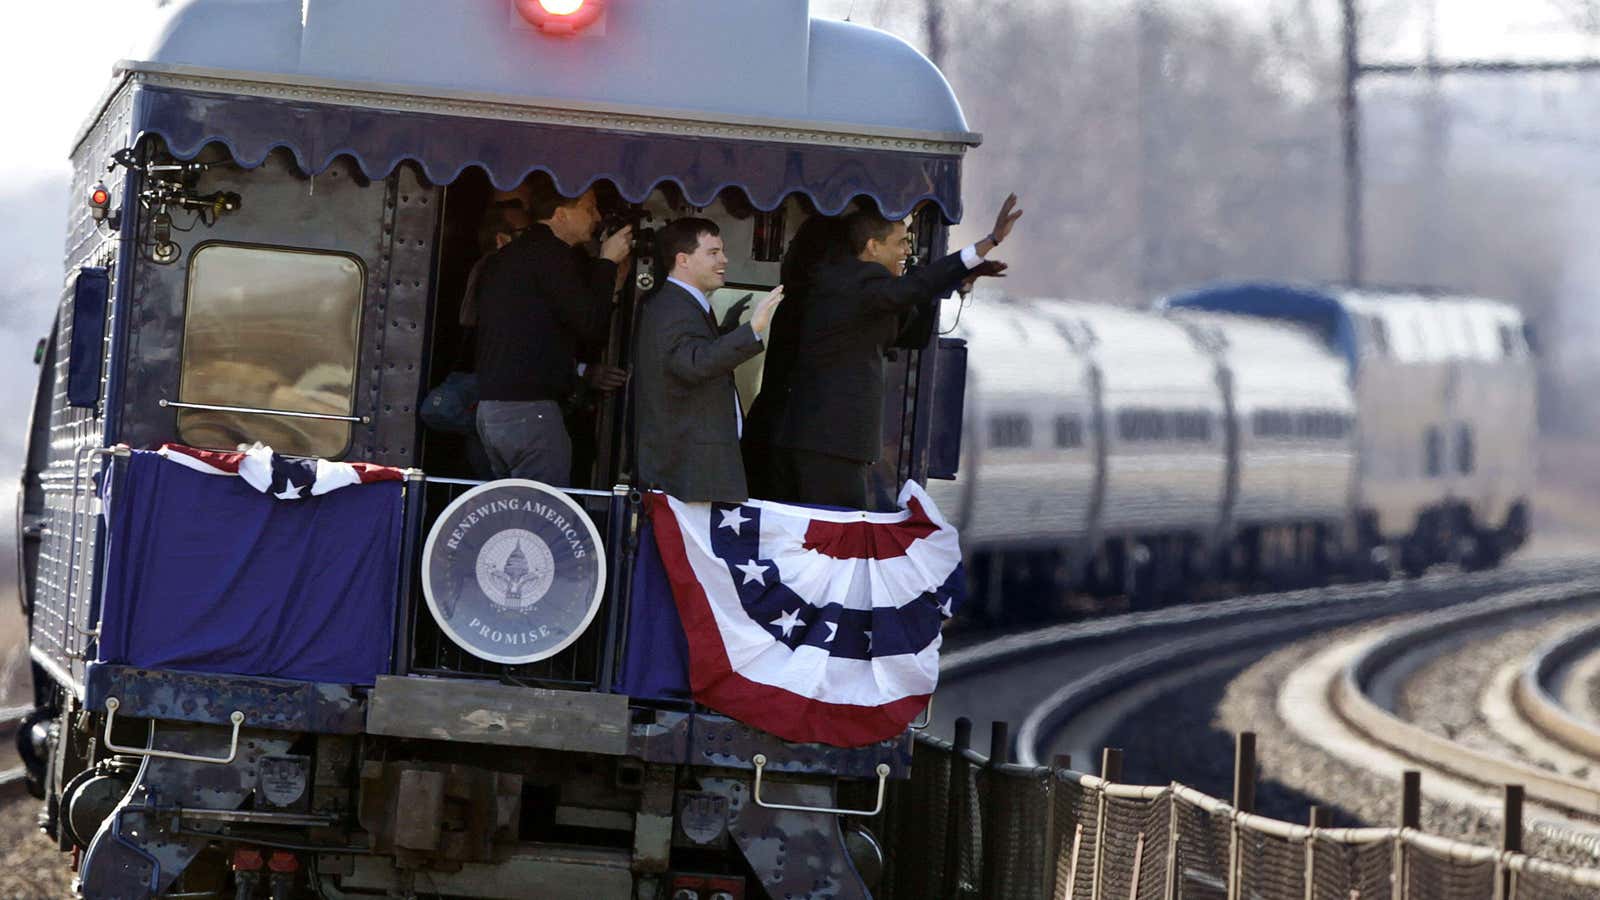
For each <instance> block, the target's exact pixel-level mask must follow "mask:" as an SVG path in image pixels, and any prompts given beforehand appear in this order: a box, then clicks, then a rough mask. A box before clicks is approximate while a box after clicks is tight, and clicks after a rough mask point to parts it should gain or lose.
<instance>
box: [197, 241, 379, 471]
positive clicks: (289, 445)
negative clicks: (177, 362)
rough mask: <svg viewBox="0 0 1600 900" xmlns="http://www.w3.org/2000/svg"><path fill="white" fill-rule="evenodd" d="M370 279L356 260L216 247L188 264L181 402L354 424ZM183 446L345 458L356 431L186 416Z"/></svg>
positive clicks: (229, 416) (321, 424) (343, 426)
mask: <svg viewBox="0 0 1600 900" xmlns="http://www.w3.org/2000/svg"><path fill="white" fill-rule="evenodd" d="M364 282H365V276H364V273H363V271H362V268H361V264H360V263H359V262H358V261H357V260H356V259H354V258H353V257H350V256H346V255H343V254H336V253H315V252H309V251H302V250H285V249H276V248H267V247H254V246H242V245H235V244H207V245H205V246H202V247H200V248H199V249H197V250H196V251H195V252H194V253H193V254H192V256H191V257H190V261H189V296H188V304H187V307H186V311H185V314H184V325H183V365H182V374H181V376H180V381H179V386H178V398H179V400H180V401H182V402H184V403H206V404H214V405H219V406H236V407H247V408H250V409H260V410H282V411H285V412H298V413H315V414H321V415H332V416H347V415H350V414H351V411H352V409H353V408H354V401H355V373H356V349H357V341H358V335H359V333H360V331H359V328H360V320H361V300H362V296H363V293H364ZM178 438H179V440H181V441H183V442H184V443H187V444H192V445H194V446H197V447H212V448H225V449H230V450H231V449H233V448H234V447H235V446H237V445H239V444H242V443H252V442H255V441H261V442H262V443H265V444H270V445H271V446H272V448H273V449H274V450H277V451H278V452H279V453H285V454H290V455H296V456H323V457H336V456H340V455H342V454H343V453H344V451H345V448H346V447H347V446H349V443H350V423H349V422H347V421H339V420H335V419H309V418H300V417H292V416H275V415H264V414H261V413H256V412H216V411H210V410H189V409H183V410H179V412H178Z"/></svg>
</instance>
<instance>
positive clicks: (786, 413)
mask: <svg viewBox="0 0 1600 900" xmlns="http://www.w3.org/2000/svg"><path fill="white" fill-rule="evenodd" d="M1016 205H1017V197H1016V195H1015V194H1013V195H1011V196H1010V197H1007V198H1006V202H1005V204H1004V205H1003V206H1002V207H1001V209H1000V213H999V215H998V216H996V217H995V223H994V230H993V231H991V232H990V233H989V235H988V237H985V238H984V239H983V240H981V241H979V242H977V243H976V244H973V245H971V246H969V247H967V248H965V249H963V250H962V251H960V252H959V253H952V254H950V255H949V256H946V257H945V258H943V259H940V260H937V261H935V262H933V263H931V264H929V265H927V266H924V267H922V268H920V269H917V270H916V271H913V272H911V273H909V274H907V273H906V271H905V267H906V259H907V258H908V257H909V256H910V253H911V238H910V235H909V234H908V232H907V229H906V223H905V222H893V221H889V220H887V219H884V218H883V217H882V216H880V215H878V214H877V212H875V211H873V210H862V211H859V212H855V213H852V214H851V215H850V216H849V217H847V218H846V219H845V221H844V228H845V231H846V237H847V239H848V241H849V250H850V252H851V253H853V254H854V256H852V257H847V258H845V259H843V260H839V261H836V262H833V263H829V264H824V265H823V266H821V267H819V268H818V269H817V270H816V271H815V273H814V274H813V277H812V285H811V293H810V296H809V297H808V298H807V300H806V304H805V308H804V311H803V313H802V314H801V316H800V327H799V329H798V332H797V334H796V335H795V336H794V341H795V343H796V346H797V349H796V351H795V353H796V359H795V363H794V368H793V371H792V372H791V373H790V375H789V393H788V397H787V399H786V401H785V403H784V404H783V419H782V421H781V422H780V423H779V425H778V429H777V437H776V439H775V441H774V443H775V444H776V445H777V447H778V448H779V449H778V451H777V453H778V459H776V460H775V461H774V463H775V465H776V467H777V468H778V470H779V471H780V476H779V478H778V481H779V482H780V483H781V482H787V483H788V488H789V490H788V491H786V493H789V494H790V496H787V497H779V498H777V499H782V500H790V501H794V502H799V503H817V504H823V505H827V506H843V507H847V508H850V509H866V508H868V497H867V469H868V468H869V467H870V466H871V465H872V464H873V463H874V462H876V461H877V459H878V455H879V449H880V447H881V445H882V443H883V354H884V351H885V350H886V349H887V348H888V347H890V346H892V345H893V343H894V340H895V337H896V335H898V334H899V332H900V327H901V317H902V316H903V315H904V314H906V313H909V312H911V311H913V310H914V309H915V308H916V307H918V306H921V305H925V304H931V303H933V302H935V301H936V300H938V299H940V298H942V297H946V296H948V295H949V294H950V293H951V292H953V291H955V290H956V288H958V287H960V286H961V285H962V284H963V283H964V282H969V281H971V280H973V279H975V278H977V277H978V276H981V275H999V274H1001V273H1002V272H1004V271H1005V264H1004V263H1001V262H996V261H991V260H988V259H985V257H987V256H988V254H989V252H990V251H991V250H993V249H994V248H995V247H997V246H999V244H1000V242H1001V241H1004V240H1005V239H1006V237H1007V236H1008V235H1010V234H1011V227H1012V226H1013V225H1015V224H1016V221H1017V219H1018V218H1019V217H1021V215H1022V211H1021V210H1019V209H1017V208H1016Z"/></svg>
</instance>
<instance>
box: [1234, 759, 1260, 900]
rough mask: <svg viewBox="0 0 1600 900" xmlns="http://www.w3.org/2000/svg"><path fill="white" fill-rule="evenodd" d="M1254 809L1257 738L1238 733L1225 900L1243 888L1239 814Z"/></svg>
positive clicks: (1237, 894)
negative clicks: (1226, 896) (1241, 883)
mask: <svg viewBox="0 0 1600 900" xmlns="http://www.w3.org/2000/svg"><path fill="white" fill-rule="evenodd" d="M1255 810H1256V735H1255V732H1253V731H1241V732H1239V736H1238V737H1237V738H1235V739H1234V744H1233V815H1232V816H1230V817H1229V819H1228V900H1238V898H1239V895H1240V893H1241V892H1242V890H1243V888H1242V887H1241V885H1240V881H1241V880H1242V879H1243V875H1244V873H1243V868H1244V845H1243V842H1242V841H1241V840H1240V836H1239V813H1242V812H1255Z"/></svg>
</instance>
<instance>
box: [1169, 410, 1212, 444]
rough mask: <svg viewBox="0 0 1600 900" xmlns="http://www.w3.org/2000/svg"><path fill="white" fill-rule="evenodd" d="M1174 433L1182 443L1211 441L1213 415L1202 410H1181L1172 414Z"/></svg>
mask: <svg viewBox="0 0 1600 900" xmlns="http://www.w3.org/2000/svg"><path fill="white" fill-rule="evenodd" d="M1172 425H1173V428H1172V432H1173V434H1174V435H1175V436H1176V437H1177V438H1178V440H1180V441H1209V440H1211V414H1210V413H1207V412H1203V411H1201V410H1192V409H1188V410H1179V411H1177V412H1175V413H1173V414H1172Z"/></svg>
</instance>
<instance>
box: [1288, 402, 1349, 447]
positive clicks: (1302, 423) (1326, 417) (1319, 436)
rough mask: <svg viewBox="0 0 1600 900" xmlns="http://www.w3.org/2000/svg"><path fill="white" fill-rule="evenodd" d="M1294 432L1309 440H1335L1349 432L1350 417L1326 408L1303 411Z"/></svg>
mask: <svg viewBox="0 0 1600 900" xmlns="http://www.w3.org/2000/svg"><path fill="white" fill-rule="evenodd" d="M1296 433H1297V434H1298V435H1299V436H1300V437H1303V438H1308V439H1311V440H1330V441H1336V440H1339V439H1341V438H1343V437H1344V436H1345V435H1347V434H1349V433H1350V417H1349V416H1346V415H1344V414H1343V413H1338V412H1334V411H1333V410H1328V409H1319V410H1315V411H1312V412H1304V413H1301V414H1300V419H1299V425H1298V428H1297V429H1296Z"/></svg>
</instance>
